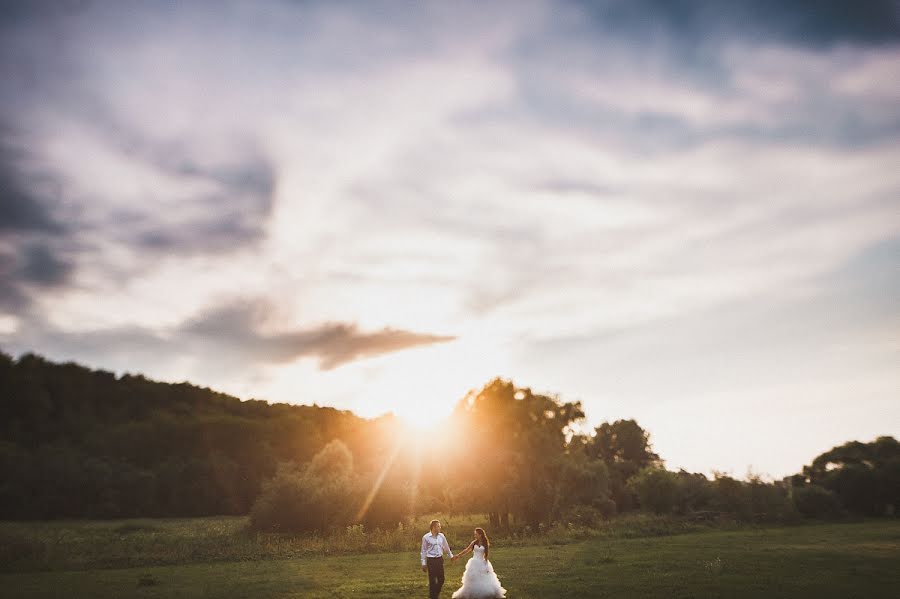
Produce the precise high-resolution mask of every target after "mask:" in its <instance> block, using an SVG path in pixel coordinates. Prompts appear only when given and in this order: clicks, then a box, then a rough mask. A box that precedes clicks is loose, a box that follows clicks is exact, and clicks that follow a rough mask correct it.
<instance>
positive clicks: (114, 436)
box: [0, 352, 374, 519]
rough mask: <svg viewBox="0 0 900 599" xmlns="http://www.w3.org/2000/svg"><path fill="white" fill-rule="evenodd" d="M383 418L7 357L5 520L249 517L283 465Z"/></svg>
mask: <svg viewBox="0 0 900 599" xmlns="http://www.w3.org/2000/svg"><path fill="white" fill-rule="evenodd" d="M373 422H374V421H367V420H363V419H361V418H359V417H357V416H355V415H354V414H352V413H351V412H345V411H339V410H336V409H333V408H327V407H317V406H300V405H288V404H269V403H267V402H265V401H259V400H250V401H241V400H239V399H237V398H235V397H232V396H229V395H225V394H223V393H218V392H215V391H213V390H211V389H208V388H203V387H197V386H195V385H191V384H188V383H178V384H171V383H163V382H158V381H153V380H150V379H147V378H145V377H143V376H141V375H130V374H126V375H123V376H120V377H116V376H115V375H114V374H113V373H111V372H108V371H104V370H91V369H89V368H86V367H84V366H81V365H79V364H75V363H72V362H67V363H63V364H60V363H54V362H51V361H48V360H46V359H44V358H42V357H40V356H37V355H34V354H24V355H22V356H21V357H20V358H18V359H13V358H12V357H11V356H9V355H7V354H5V353H3V352H0V471H2V472H3V477H2V480H0V519H7V518H47V517H68V516H106V517H110V516H126V515H154V516H163V515H199V514H228V513H235V514H237V513H246V512H247V511H248V510H249V508H250V506H251V505H252V503H253V500H254V499H255V498H256V496H257V495H258V493H259V490H260V485H261V482H262V481H263V480H265V479H267V478H270V477H271V476H272V475H273V473H274V472H275V470H276V467H277V465H278V463H279V462H283V461H292V462H301V463H302V462H305V461H307V460H309V459H310V458H311V457H312V456H313V455H314V454H315V453H316V452H317V451H319V450H320V449H321V448H322V447H323V446H324V445H325V444H326V443H327V442H328V441H330V440H332V439H341V440H343V441H344V442H345V443H346V444H347V446H348V447H350V449H351V451H353V453H354V454H357V455H358V454H361V453H365V452H363V451H362V448H360V447H358V446H357V444H358V443H359V442H360V440H361V439H364V438H366V437H367V435H360V434H358V433H361V432H362V429H366V428H371V427H372V426H373Z"/></svg>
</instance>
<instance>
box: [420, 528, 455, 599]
mask: <svg viewBox="0 0 900 599" xmlns="http://www.w3.org/2000/svg"><path fill="white" fill-rule="evenodd" d="M445 550H446V551H447V553H448V554H450V560H451V561H456V559H457V558H456V557H455V556H454V555H453V552H452V551H450V544H449V543H448V542H447V537H445V536H444V533H442V532H441V522H440V521H439V520H432V521H431V532H428V533H425V536H424V537H422V572H428V597H429V599H438V596H440V594H441V587H443V586H444V551H445Z"/></svg>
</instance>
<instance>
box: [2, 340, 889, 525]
mask: <svg viewBox="0 0 900 599" xmlns="http://www.w3.org/2000/svg"><path fill="white" fill-rule="evenodd" d="M0 391H2V393H0V468H2V471H3V473H4V476H3V479H2V481H0V519H49V518H63V517H100V518H107V517H126V516H127V517H132V516H147V517H155V516H199V515H214V514H250V521H251V524H252V526H253V527H254V528H256V529H258V530H282V531H325V530H328V529H330V528H334V527H342V526H346V525H349V524H353V523H364V524H365V525H367V526H369V527H388V526H396V524H397V522H399V521H402V520H403V519H404V518H406V517H408V516H410V515H415V514H421V513H428V512H439V511H440V512H483V513H486V514H487V515H488V517H489V519H490V522H491V526H492V527H525V526H529V527H533V528H535V529H536V528H539V527H541V526H542V525H548V524H551V523H554V522H565V523H573V524H580V525H596V524H597V523H598V522H599V521H601V520H603V519H607V518H610V517H612V516H613V515H614V514H616V513H618V512H626V511H630V510H635V509H643V510H650V511H654V512H657V513H674V514H682V515H686V516H691V517H702V518H711V517H715V518H720V517H727V518H733V519H739V520H747V521H787V520H791V519H796V518H800V517H804V516H808V517H815V518H828V517H838V516H840V515H842V514H846V513H851V512H852V513H860V514H867V515H885V514H896V513H897V506H898V503H900V444H898V442H897V441H896V440H895V439H894V438H893V437H879V438H878V439H876V440H875V441H872V442H870V443H861V442H852V443H847V444H845V445H842V446H840V447H836V448H834V449H832V450H830V451H828V452H826V453H824V454H822V455H821V456H818V457H817V458H815V459H814V460H813V461H812V463H811V464H810V465H808V466H805V467H804V468H803V469H802V471H801V472H799V473H798V474H797V475H795V476H792V477H787V478H785V479H783V480H780V481H765V480H762V479H761V478H759V477H754V476H751V477H749V478H748V479H747V480H738V479H735V478H732V477H730V476H727V475H725V474H716V475H715V476H714V477H713V478H712V479H710V478H707V477H706V476H705V475H703V474H701V473H690V472H685V471H679V472H672V471H669V470H666V469H665V468H664V466H663V461H662V459H661V458H660V456H658V455H657V454H656V453H654V451H653V449H652V445H651V441H650V435H649V434H648V432H647V431H645V430H644V429H643V428H641V427H640V425H638V423H637V422H635V421H634V420H618V421H615V422H605V423H603V424H601V425H600V426H598V427H596V428H595V429H594V430H593V431H591V433H590V434H584V433H579V432H578V430H579V429H578V428H577V425H578V424H580V423H581V422H583V419H584V413H583V411H582V407H581V404H580V403H579V402H565V401H562V400H560V399H559V398H558V397H554V396H550V395H546V394H541V393H536V392H534V391H532V390H531V389H529V388H525V387H518V386H516V385H515V384H514V383H512V382H511V381H506V380H502V379H495V380H493V381H490V382H489V383H488V384H486V385H485V386H484V387H483V388H481V389H478V390H473V391H472V392H470V393H469V394H467V395H466V396H465V397H464V398H462V399H461V400H460V401H459V402H458V403H457V405H456V406H455V409H454V411H453V414H452V415H451V417H450V418H449V419H448V421H447V422H446V423H444V424H443V425H441V435H440V438H443V439H446V440H447V443H446V444H445V445H443V446H441V445H438V446H434V445H433V444H429V445H428V446H425V445H423V443H425V442H426V440H427V439H429V438H430V437H428V436H427V435H423V434H421V431H417V432H410V431H409V430H408V429H407V428H406V427H404V426H403V425H402V424H401V423H400V422H398V421H397V420H396V419H394V418H393V417H391V416H385V417H382V418H377V419H374V420H366V419H362V418H359V417H357V416H355V415H353V414H352V413H350V412H346V411H339V410H335V409H333V408H326V407H318V406H303V405H288V404H269V403H267V402H264V401H260V400H249V401H241V400H239V399H237V398H235V397H231V396H228V395H225V394H222V393H217V392H215V391H213V390H211V389H208V388H201V387H197V386H194V385H191V384H188V383H179V384H170V383H161V382H156V381H151V380H149V379H146V378H144V377H143V376H140V375H131V374H125V375H122V376H119V377H117V376H115V375H114V374H113V373H111V372H107V371H103V370H91V369H89V368H86V367H84V366H80V365H78V364H75V363H71V362H68V363H63V364H60V363H54V362H51V361H48V360H46V359H44V358H42V357H40V356H37V355H35V354H24V355H22V356H21V357H19V358H18V359H13V358H12V357H11V356H9V355H6V354H4V353H2V352H0ZM298 399H299V398H298Z"/></svg>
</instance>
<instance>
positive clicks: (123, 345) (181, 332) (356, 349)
mask: <svg viewBox="0 0 900 599" xmlns="http://www.w3.org/2000/svg"><path fill="white" fill-rule="evenodd" d="M277 319H278V314H277V313H276V310H275V309H274V306H273V305H272V303H271V302H270V301H268V300H236V301H231V302H227V303H224V304H221V305H217V306H214V307H211V308H208V309H206V310H203V311H201V312H200V313H198V314H196V315H194V316H193V317H191V318H188V319H186V320H185V321H183V322H181V323H179V324H177V325H175V326H173V327H169V328H158V329H151V328H149V327H141V326H134V325H126V326H120V327H113V328H108V329H97V330H83V331H66V330H61V329H59V328H56V327H52V326H48V325H46V324H44V323H40V322H37V321H31V322H28V323H27V324H26V325H25V326H24V327H22V329H23V331H24V334H20V335H18V336H17V338H15V339H14V340H12V339H9V338H7V339H3V343H4V344H5V345H12V346H13V347H15V348H21V349H22V350H23V351H25V350H27V349H29V348H30V347H52V348H53V352H52V353H53V354H54V355H59V356H61V357H64V358H65V359H77V358H79V357H84V359H86V360H88V361H96V362H98V363H102V362H103V360H104V359H105V357H104V356H107V353H108V351H109V349H110V348H113V349H114V353H115V356H114V358H113V359H112V362H113V363H112V364H109V366H111V367H117V368H118V369H130V368H133V364H141V363H146V362H147V361H148V360H150V361H153V362H154V363H155V364H156V368H157V369H159V370H163V371H164V370H166V369H170V368H173V367H174V366H175V365H176V364H177V363H178V362H179V361H181V360H183V356H184V355H185V354H187V355H189V356H193V357H194V359H195V360H196V362H197V363H196V364H195V367H196V368H197V371H198V372H202V373H204V374H205V375H206V376H209V377H220V376H223V375H226V374H232V375H233V374H234V373H235V372H236V371H242V372H248V373H253V372H255V371H256V370H258V369H259V368H265V367H269V366H274V365H279V364H286V363H291V362H294V361H296V360H299V359H304V358H311V359H314V360H317V361H318V363H319V367H320V368H321V369H322V370H331V369H334V368H338V367H340V366H343V365H344V364H347V363H350V362H354V361H357V360H362V359H365V358H371V357H376V356H381V355H385V354H389V353H393V352H398V351H403V350H406V349H412V348H416V347H423V346H428V345H434V344H438V343H445V342H448V341H452V340H454V339H455V337H452V336H446V335H433V334H426V333H416V332H412V331H406V330H401V329H395V328H390V327H385V328H383V329H381V330H376V331H362V330H360V328H359V327H358V326H357V325H356V324H351V323H324V324H321V325H318V326H314V327H311V328H304V329H300V330H297V329H294V330H290V331H281V330H274V331H268V330H265V329H266V327H268V328H271V327H272V321H273V320H277Z"/></svg>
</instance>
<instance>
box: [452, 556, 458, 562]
mask: <svg viewBox="0 0 900 599" xmlns="http://www.w3.org/2000/svg"><path fill="white" fill-rule="evenodd" d="M458 559H459V555H454V556H453V557H451V558H450V561H451V562H455V561H456V560H458Z"/></svg>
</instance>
